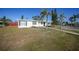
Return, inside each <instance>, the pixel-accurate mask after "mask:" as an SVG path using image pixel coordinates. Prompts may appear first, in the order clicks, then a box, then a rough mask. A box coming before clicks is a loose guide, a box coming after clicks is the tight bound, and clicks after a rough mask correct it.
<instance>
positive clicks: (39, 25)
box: [33, 22, 44, 27]
mask: <svg viewBox="0 0 79 59" xmlns="http://www.w3.org/2000/svg"><path fill="white" fill-rule="evenodd" d="M33 26H35V27H43V26H44V25H43V24H41V23H39V22H36V25H33Z"/></svg>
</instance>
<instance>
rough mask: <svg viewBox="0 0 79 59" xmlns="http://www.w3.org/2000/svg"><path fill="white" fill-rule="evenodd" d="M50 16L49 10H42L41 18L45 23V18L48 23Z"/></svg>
mask: <svg viewBox="0 0 79 59" xmlns="http://www.w3.org/2000/svg"><path fill="white" fill-rule="evenodd" d="M48 15H49V12H48V10H47V9H42V11H41V13H40V16H41V20H42V21H44V20H45V18H46V20H45V21H46V23H47V21H48Z"/></svg>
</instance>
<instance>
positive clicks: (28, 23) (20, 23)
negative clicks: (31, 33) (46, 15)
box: [18, 19, 47, 28]
mask: <svg viewBox="0 0 79 59" xmlns="http://www.w3.org/2000/svg"><path fill="white" fill-rule="evenodd" d="M46 24H47V23H46V21H39V20H31V21H26V19H20V20H18V28H30V27H45V26H46Z"/></svg>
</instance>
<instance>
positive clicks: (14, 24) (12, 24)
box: [9, 22, 18, 26]
mask: <svg viewBox="0 0 79 59" xmlns="http://www.w3.org/2000/svg"><path fill="white" fill-rule="evenodd" d="M17 25H18V23H17V22H10V23H9V26H17Z"/></svg>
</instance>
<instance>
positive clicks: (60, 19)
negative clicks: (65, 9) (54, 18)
mask: <svg viewBox="0 0 79 59" xmlns="http://www.w3.org/2000/svg"><path fill="white" fill-rule="evenodd" d="M58 18H59V23H60V28H62V25H63V23H64V18H66V17H65V16H64V13H62V14H60V16H59V17H58Z"/></svg>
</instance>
